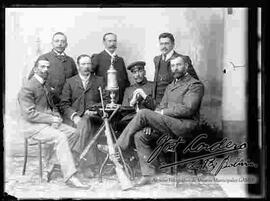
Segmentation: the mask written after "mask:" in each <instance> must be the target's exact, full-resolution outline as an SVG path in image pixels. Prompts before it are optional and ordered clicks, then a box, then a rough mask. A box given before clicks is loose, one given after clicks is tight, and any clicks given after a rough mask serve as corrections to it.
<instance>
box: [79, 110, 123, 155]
mask: <svg viewBox="0 0 270 201" xmlns="http://www.w3.org/2000/svg"><path fill="white" fill-rule="evenodd" d="M118 109H119V108H117V109H116V110H114V111H113V113H112V114H111V116H110V118H109V120H111V119H112V117H113V116H114V114H115V113H116V112H117V111H118ZM104 127H105V124H104V123H103V124H102V125H101V126H100V127H99V129H98V131H97V134H96V135H95V136H94V137H93V138H92V140H91V141H90V142H89V144H88V145H87V146H86V147H85V148H84V150H83V152H82V153H81V155H80V160H81V159H83V160H86V159H85V158H84V157H85V156H86V154H87V153H88V151H89V150H90V149H91V147H92V146H93V145H94V143H95V142H96V140H97V139H98V137H99V136H100V134H101V133H102V130H103V129H104Z"/></svg>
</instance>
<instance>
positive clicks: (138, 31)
mask: <svg viewBox="0 0 270 201" xmlns="http://www.w3.org/2000/svg"><path fill="white" fill-rule="evenodd" d="M4 10H5V22H4V23H5V33H4V35H5V50H4V51H5V58H4V59H5V70H4V77H5V88H4V106H3V107H4V109H3V111H4V112H3V122H4V132H3V143H4V160H3V161H4V164H3V167H4V170H3V172H4V185H3V186H4V193H5V195H6V196H11V197H15V198H17V199H64V198H71V199H104V198H107V199H117V198H132V199H137V198H154V199H159V198H235V197H237V198H252V194H250V192H249V186H250V185H252V184H254V185H259V184H260V182H262V181H261V178H260V177H259V176H258V175H256V174H255V173H256V172H258V171H259V169H261V168H262V167H261V165H262V164H261V163H258V161H256V160H254V158H256V157H249V154H248V153H249V152H252V150H251V147H253V145H252V146H250V139H251V138H249V137H248V136H249V130H248V128H249V127H248V126H249V121H248V117H249V114H250V113H249V112H248V111H249V110H248V107H249V105H250V102H249V100H250V99H249V95H248V94H249V91H248V90H249V88H248V83H249V82H250V80H249V78H250V76H249V73H250V72H251V70H250V68H253V69H254V72H256V73H257V74H255V75H254V76H255V77H256V78H257V81H256V82H257V83H258V85H257V86H255V87H257V88H256V92H258V93H257V104H256V105H254V107H255V110H256V109H257V110H256V112H257V116H256V122H257V123H256V124H255V125H258V129H257V131H258V132H257V133H254V136H253V139H254V138H256V139H258V140H257V141H256V142H258V145H256V147H258V150H259V153H261V152H260V150H262V149H263V142H262V139H263V133H262V127H261V124H262V115H261V114H262V109H261V107H262V103H261V102H262V100H261V84H260V83H261V79H262V75H261V9H260V8H258V9H257V19H258V21H257V22H256V24H257V27H254V29H255V33H256V35H257V38H258V40H257V41H255V43H256V44H257V47H258V48H257V49H255V50H254V51H255V52H257V55H254V57H257V58H258V59H257V61H258V64H257V65H255V66H250V65H249V64H250V62H249V56H250V53H249V51H248V50H249V49H250V45H249V39H250V38H249V34H248V33H249V31H250V27H248V25H249V24H250V23H249V21H248V20H249V19H250V18H249V17H248V16H249V13H248V10H249V9H248V8H245V7H237V8H234V7H230V8H227V7H218V8H217V7H199V8H196V7H98V6H96V7H65V6H63V7H49V6H48V7H20V6H16V7H6V8H5V9H4ZM254 156H255V155H254ZM250 170H251V171H250ZM253 173H254V174H253Z"/></svg>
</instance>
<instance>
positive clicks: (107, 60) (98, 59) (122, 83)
mask: <svg viewBox="0 0 270 201" xmlns="http://www.w3.org/2000/svg"><path fill="white" fill-rule="evenodd" d="M92 63H93V66H94V67H95V68H96V75H97V76H102V77H104V80H105V83H106V84H107V70H108V69H109V67H110V65H111V56H110V55H109V54H108V53H107V52H106V51H105V50H104V51H102V52H101V53H99V54H94V55H93V57H92ZM114 68H115V70H117V81H118V86H119V97H118V101H117V103H119V104H121V103H122V101H123V97H124V92H125V89H126V87H128V86H129V85H130V82H129V80H128V75H127V71H126V66H125V63H124V60H123V58H122V57H118V56H117V57H116V60H115V63H114Z"/></svg>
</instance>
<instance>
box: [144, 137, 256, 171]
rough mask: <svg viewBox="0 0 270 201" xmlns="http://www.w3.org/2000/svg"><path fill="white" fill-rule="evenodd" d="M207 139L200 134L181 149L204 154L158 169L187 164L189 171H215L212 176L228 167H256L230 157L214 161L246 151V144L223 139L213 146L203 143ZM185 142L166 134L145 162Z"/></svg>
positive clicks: (173, 150) (158, 141)
mask: <svg viewBox="0 0 270 201" xmlns="http://www.w3.org/2000/svg"><path fill="white" fill-rule="evenodd" d="M207 138H208V135H207V134H205V133H204V134H200V135H198V136H197V137H196V138H194V139H193V140H192V141H191V142H190V143H189V144H188V145H187V146H186V147H184V149H183V154H185V153H189V152H190V153H199V152H202V151H206V152H207V153H206V154H202V155H199V156H196V157H192V158H188V159H184V160H181V161H176V162H173V163H169V164H166V165H162V166H160V169H163V168H168V167H172V166H178V165H183V164H187V168H190V169H204V168H206V167H207V168H210V171H212V170H213V169H216V170H215V173H214V174H215V175H217V174H218V173H219V172H220V170H221V169H224V168H228V167H237V166H249V167H257V165H256V164H255V163H253V162H250V161H245V160H244V159H241V158H237V159H236V161H233V162H232V161H231V157H230V156H226V157H225V158H224V159H223V160H222V161H221V162H218V161H217V160H216V156H219V155H224V154H229V153H233V152H238V151H241V150H244V149H246V148H247V142H243V143H241V144H236V143H234V142H233V141H232V140H230V139H228V138H223V139H222V140H220V141H217V142H215V143H213V144H208V143H207V142H206V141H205V139H207ZM185 142H186V141H185V140H184V138H183V137H181V136H179V137H178V138H177V139H173V138H172V137H171V136H170V135H168V134H164V135H162V136H161V137H160V138H159V139H158V140H157V146H156V148H155V149H154V150H153V151H152V153H151V154H150V156H149V157H148V160H147V162H148V163H151V162H152V161H153V160H154V159H155V158H156V157H157V156H158V155H159V154H160V152H161V151H163V152H165V153H166V152H175V151H176V148H177V147H178V146H179V145H180V144H184V143H185ZM202 161H203V162H202Z"/></svg>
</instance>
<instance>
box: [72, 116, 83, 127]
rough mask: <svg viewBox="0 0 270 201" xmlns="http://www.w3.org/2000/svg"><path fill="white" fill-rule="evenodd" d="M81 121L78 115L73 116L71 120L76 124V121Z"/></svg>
mask: <svg viewBox="0 0 270 201" xmlns="http://www.w3.org/2000/svg"><path fill="white" fill-rule="evenodd" d="M80 121H81V117H79V116H78V115H75V116H74V117H73V122H74V123H75V124H76V125H78V123H79V122H80Z"/></svg>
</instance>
